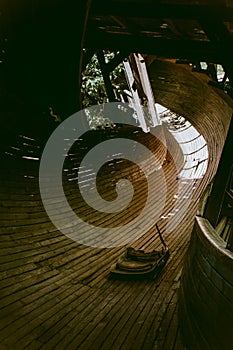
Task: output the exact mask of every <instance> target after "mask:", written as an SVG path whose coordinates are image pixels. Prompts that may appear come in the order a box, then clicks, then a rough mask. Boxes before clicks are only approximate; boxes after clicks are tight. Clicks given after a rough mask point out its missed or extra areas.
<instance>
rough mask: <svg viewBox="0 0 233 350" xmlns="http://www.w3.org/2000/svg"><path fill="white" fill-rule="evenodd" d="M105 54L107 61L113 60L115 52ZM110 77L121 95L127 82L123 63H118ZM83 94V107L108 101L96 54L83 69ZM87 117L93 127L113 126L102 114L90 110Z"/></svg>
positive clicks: (117, 92) (116, 90)
mask: <svg viewBox="0 0 233 350" xmlns="http://www.w3.org/2000/svg"><path fill="white" fill-rule="evenodd" d="M104 54H105V60H106V63H108V62H109V61H111V59H113V58H114V55H115V54H114V52H110V51H107V52H106V51H105V52H104ZM110 79H111V82H112V86H113V88H114V90H115V92H116V94H117V95H119V94H120V93H121V92H122V90H123V89H124V88H125V84H126V81H125V74H124V67H123V64H120V65H118V66H117V67H116V68H115V69H114V71H113V72H111V74H110ZM81 94H82V105H83V108H87V107H90V106H93V105H96V104H102V103H106V102H108V97H107V94H106V90H105V85H104V80H103V76H102V72H101V69H100V65H99V62H98V59H97V56H96V55H94V56H93V57H92V59H91V61H90V62H89V63H88V65H87V67H86V69H85V70H84V71H83V74H82V85H81ZM87 119H88V122H89V124H90V126H91V128H93V129H98V128H104V127H106V126H112V122H111V121H110V120H109V119H108V120H107V119H106V118H104V117H103V116H102V115H101V114H98V115H96V114H93V115H91V113H90V111H88V112H87Z"/></svg>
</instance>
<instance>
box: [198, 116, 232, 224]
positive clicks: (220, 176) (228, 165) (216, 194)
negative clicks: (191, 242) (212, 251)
mask: <svg viewBox="0 0 233 350" xmlns="http://www.w3.org/2000/svg"><path fill="white" fill-rule="evenodd" d="M232 149H233V117H232V118H231V123H230V127H229V130H228V134H227V138H226V141H225V145H224V148H223V151H222V155H221V159H220V162H219V166H218V170H217V173H216V175H215V178H214V182H213V186H212V190H211V194H210V197H209V198H208V201H207V205H206V210H205V214H204V217H205V218H206V219H208V220H209V222H210V223H211V225H212V226H213V227H216V225H217V224H218V221H219V219H220V214H221V210H222V206H223V202H224V198H225V193H226V190H227V186H228V182H229V179H230V177H231V172H232Z"/></svg>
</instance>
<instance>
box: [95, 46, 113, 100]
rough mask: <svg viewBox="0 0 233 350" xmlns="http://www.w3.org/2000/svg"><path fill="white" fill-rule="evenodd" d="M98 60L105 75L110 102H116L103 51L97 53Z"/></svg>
mask: <svg viewBox="0 0 233 350" xmlns="http://www.w3.org/2000/svg"><path fill="white" fill-rule="evenodd" d="M97 58H98V61H99V64H100V69H101V72H102V75H103V79H104V85H105V89H106V92H107V95H108V99H109V102H114V101H116V97H115V94H114V91H113V87H112V83H111V79H110V77H109V72H108V70H106V62H105V57H104V53H103V51H102V50H98V51H97Z"/></svg>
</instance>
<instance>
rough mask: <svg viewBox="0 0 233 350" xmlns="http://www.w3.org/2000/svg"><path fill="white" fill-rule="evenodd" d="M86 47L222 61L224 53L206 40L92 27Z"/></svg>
mask: <svg viewBox="0 0 233 350" xmlns="http://www.w3.org/2000/svg"><path fill="white" fill-rule="evenodd" d="M85 47H88V48H95V49H106V50H112V51H114V50H127V49H129V48H130V50H131V52H140V53H148V54H154V55H157V56H164V57H168V58H178V59H187V60H189V61H190V62H193V61H208V62H213V63H221V62H222V55H221V53H220V52H219V51H218V50H217V49H216V47H215V46H214V44H212V43H211V42H206V41H201V42H200V41H194V40H193V41H192V40H184V39H180V40H173V39H163V38H153V37H144V36H140V35H124V34H119V33H117V34H113V33H111V34H110V33H105V32H104V31H100V30H98V29H97V28H92V29H91V30H90V28H89V31H88V33H87V36H86V38H85Z"/></svg>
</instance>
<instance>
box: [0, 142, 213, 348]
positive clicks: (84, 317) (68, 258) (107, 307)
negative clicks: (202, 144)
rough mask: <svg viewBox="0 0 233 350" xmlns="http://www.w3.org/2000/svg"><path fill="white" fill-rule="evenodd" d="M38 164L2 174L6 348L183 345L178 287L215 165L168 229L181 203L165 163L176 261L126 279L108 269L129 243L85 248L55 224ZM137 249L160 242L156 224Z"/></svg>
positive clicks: (0, 273)
mask: <svg viewBox="0 0 233 350" xmlns="http://www.w3.org/2000/svg"><path fill="white" fill-rule="evenodd" d="M33 142H34V141H33ZM170 142H171V141H170ZM35 144H36V141H35ZM35 149H36V150H37V148H36V147H35ZM36 152H37V151H35V155H36ZM38 152H39V151H38ZM178 154H179V153H178ZM22 162H24V165H23V166H22ZM177 162H178V163H179V160H177ZM38 163H39V162H38V161H27V160H21V161H20V164H21V165H20V167H21V168H19V167H18V163H17V162H16V161H15V160H14V161H9V162H8V161H7V162H6V165H5V171H2V174H1V195H0V211H1V236H0V239H1V253H0V254H1V255H0V279H1V281H0V298H1V303H0V336H1V343H0V349H7V350H12V349H17V350H23V349H25V350H30V349H31V350H37V349H43V350H49V349H57V350H63V349H64V350H65V349H68V350H72V349H80V350H81V349H84V350H85V349H103V350H104V349H106V350H110V349H116V350H118V349H125V350H128V349H133V350H136V349H163V350H171V349H174V350H178V349H179V350H184V349H185V348H184V346H183V344H182V339H181V335H180V331H179V326H178V305H177V297H178V295H177V291H178V288H179V283H180V282H179V281H180V276H181V271H182V263H183V258H184V255H185V253H186V251H187V247H188V244H189V238H190V233H191V229H192V223H193V219H194V216H195V213H196V208H197V200H198V198H199V196H200V193H201V192H202V191H203V188H204V187H205V186H206V184H207V183H208V182H209V174H211V172H212V169H211V167H209V169H208V171H207V173H206V175H205V177H204V178H202V179H198V180H196V182H195V188H194V190H193V196H192V201H191V203H190V206H189V210H188V211H187V213H186V215H185V217H184V218H183V219H182V222H181V224H180V225H179V226H178V227H177V228H176V229H175V230H173V231H172V233H168V232H166V223H167V220H168V219H167V218H166V214H169V213H170V212H171V210H172V208H173V206H174V193H173V191H172V188H173V187H174V188H175V187H176V181H177V180H176V174H174V172H173V168H172V162H170V163H169V162H167V163H166V164H165V165H164V172H165V173H166V174H167V181H168V183H167V185H168V187H169V188H170V189H171V191H170V193H171V196H170V199H168V200H167V201H166V206H165V208H164V218H161V219H160V220H159V222H158V224H159V227H160V228H161V231H162V232H163V235H164V238H165V240H166V242H167V244H168V246H169V248H170V252H171V255H170V258H169V260H168V262H167V264H166V266H165V268H164V270H163V271H162V273H161V275H160V276H159V278H158V279H156V280H153V281H150V280H144V281H123V280H114V279H110V278H109V271H110V267H111V266H112V264H114V263H115V262H116V261H117V259H118V258H119V256H120V255H121V254H122V253H123V252H124V251H125V247H121V248H111V249H108V248H104V249H101V248H92V247H87V246H83V245H80V244H78V243H76V242H74V241H72V240H71V239H69V238H67V237H66V236H64V235H62V234H61V233H60V232H59V231H58V230H57V229H56V228H55V227H54V226H53V224H52V223H51V222H50V220H49V218H48V217H47V215H46V213H45V211H44V208H43V205H42V202H41V199H40V196H39V187H38ZM180 164H182V159H181V160H180ZM14 167H15V169H17V172H16V171H15V170H14ZM184 195H185V193H184ZM155 197H156V191H155ZM75 205H76V204H75ZM150 215H152V214H150ZM133 246H134V247H136V248H143V249H145V250H147V251H150V250H152V249H156V248H158V247H160V242H159V239H158V235H157V234H156V232H155V230H154V228H153V227H152V228H151V229H150V230H149V231H148V232H147V233H146V234H145V235H144V236H143V237H141V238H140V239H138V240H137V241H136V242H134V243H133Z"/></svg>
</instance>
